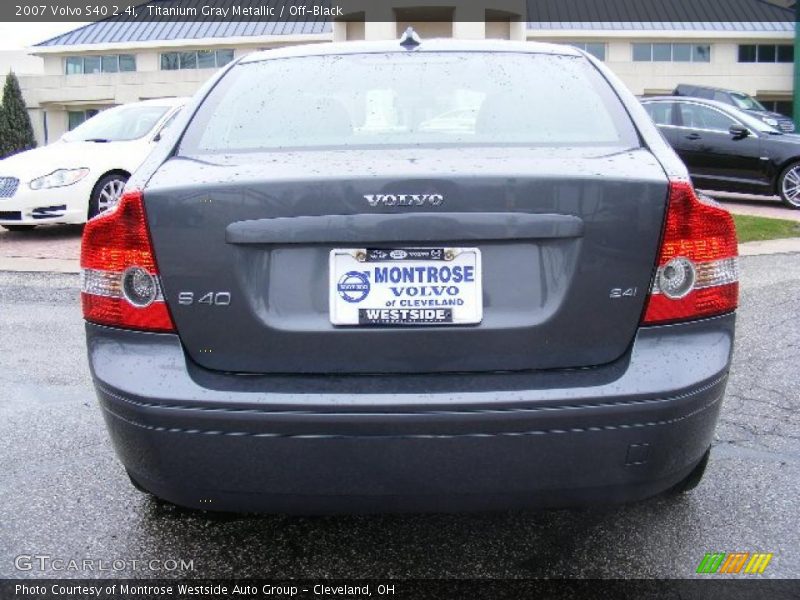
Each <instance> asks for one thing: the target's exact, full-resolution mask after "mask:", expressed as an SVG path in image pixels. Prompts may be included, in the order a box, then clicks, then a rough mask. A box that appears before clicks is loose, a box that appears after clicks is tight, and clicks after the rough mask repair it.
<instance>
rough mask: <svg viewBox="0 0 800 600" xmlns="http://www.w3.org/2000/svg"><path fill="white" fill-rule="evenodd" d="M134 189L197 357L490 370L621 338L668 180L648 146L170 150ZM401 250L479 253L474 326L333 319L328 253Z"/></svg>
mask: <svg viewBox="0 0 800 600" xmlns="http://www.w3.org/2000/svg"><path fill="white" fill-rule="evenodd" d="M379 195H388V196H390V199H389V200H388V202H387V201H386V199H383V200H381V199H380V198H378V200H376V197H377V196H379ZM413 195H417V198H414V197H413ZM144 196H145V205H146V210H147V215H148V221H149V225H150V231H151V235H152V239H153V244H154V247H155V253H156V259H157V262H158V267H159V270H160V273H161V277H162V285H163V289H164V295H165V298H166V301H167V303H168V306H169V308H170V311H171V312H172V315H173V318H174V321H175V324H176V327H177V330H178V334H179V335H180V338H181V340H182V342H183V345H184V347H185V350H186V352H187V353H188V354H189V356H190V357H191V358H192V360H194V361H195V362H197V363H198V364H200V365H202V366H203V367H206V368H209V369H215V370H222V371H229V372H242V373H402V372H407V373H419V372H453V371H464V372H466V371H497V370H519V369H551V368H566V367H587V366H592V365H598V364H603V363H607V362H610V361H613V360H614V359H616V358H618V357H620V356H621V355H622V354H623V353H624V352H625V351H626V349H627V348H628V346H629V345H630V344H631V343H632V340H633V338H634V335H635V332H636V329H637V327H638V326H639V321H640V317H641V314H642V311H643V306H644V301H645V298H646V294H647V290H648V286H649V284H650V279H651V276H652V272H653V268H654V264H655V260H656V254H657V250H658V244H659V239H660V234H661V228H662V222H663V217H664V212H665V202H666V198H667V178H666V176H665V174H664V172H663V170H662V169H661V167H660V165H659V164H658V162H657V161H656V159H655V158H654V157H653V156H652V155H651V154H650V153H649V152H648V151H646V150H644V149H632V150H625V151H616V152H610V151H609V149H608V148H586V147H583V148H530V147H503V148H500V147H483V148H467V149H454V150H450V149H448V150H447V151H446V152H443V151H442V150H433V149H431V150H427V149H413V150H412V149H380V150H369V151H362V150H355V149H353V150H341V151H328V152H323V151H301V152H294V153H292V152H288V153H277V152H265V153H259V154H231V155H225V156H213V157H211V158H209V156H208V155H205V156H203V157H202V158H197V159H195V158H192V157H180V158H173V159H171V160H169V161H167V162H166V163H165V164H164V165H163V166H162V167H161V168H160V169H159V171H158V172H157V173H156V174H155V175H154V177H153V178H152V179H151V181H150V182H149V183H148V185H147V188H146V189H145V194H144ZM391 196H394V197H395V200H392V199H391ZM398 196H405V199H404V200H397V199H396V198H397V197H398ZM439 196H441V201H439ZM419 197H423V198H424V200H423V201H422V202H421V203H420V202H419ZM431 197H434V199H433V200H431V199H430V198H431ZM373 204H374V206H373ZM414 247H441V248H478V249H479V251H480V256H481V263H482V271H481V272H482V304H483V313H482V320H481V322H480V323H478V324H472V325H426V326H416V327H409V326H372V327H352V326H335V325H333V324H332V323H331V320H330V315H329V309H330V302H331V301H330V296H331V290H330V286H331V283H330V282H329V268H330V266H329V265H330V263H329V261H330V254H331V250H333V249H338V248H346V249H353V248H377V249H381V248H383V249H387V250H388V249H397V248H414ZM189 298H191V300H192V301H191V302H188V300H189Z"/></svg>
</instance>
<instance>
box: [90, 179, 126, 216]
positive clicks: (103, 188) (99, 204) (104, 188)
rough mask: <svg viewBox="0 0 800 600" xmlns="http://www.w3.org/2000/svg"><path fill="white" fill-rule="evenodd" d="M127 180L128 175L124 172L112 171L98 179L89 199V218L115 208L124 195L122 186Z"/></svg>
mask: <svg viewBox="0 0 800 600" xmlns="http://www.w3.org/2000/svg"><path fill="white" fill-rule="evenodd" d="M127 181H128V177H127V176H126V175H123V174H122V173H112V174H111V175H106V176H105V177H103V178H102V179H101V180H100V181H98V182H97V185H95V186H94V190H92V197H91V198H90V199H89V215H88V216H89V218H90V219H91V218H92V217H96V216H97V215H99V214H100V213H104V212H105V211H107V210H109V209H111V208H114V207H115V206H116V205H117V203H118V202H119V199H120V196H122V188H124V187H125V183H127Z"/></svg>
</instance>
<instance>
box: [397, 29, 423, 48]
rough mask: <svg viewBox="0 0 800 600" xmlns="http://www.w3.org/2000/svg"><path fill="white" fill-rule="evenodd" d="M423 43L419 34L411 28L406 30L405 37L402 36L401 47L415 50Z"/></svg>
mask: <svg viewBox="0 0 800 600" xmlns="http://www.w3.org/2000/svg"><path fill="white" fill-rule="evenodd" d="M421 43H422V40H421V39H420V37H419V36H418V35H417V32H416V31H414V28H413V27H409V28H408V29H406V30H405V32H404V33H403V35H401V36H400V45H401V46H403V48H405V49H406V50H413V49H414V48H416V47H417V46H419V45H420V44H421Z"/></svg>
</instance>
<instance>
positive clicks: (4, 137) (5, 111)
mask: <svg viewBox="0 0 800 600" xmlns="http://www.w3.org/2000/svg"><path fill="white" fill-rule="evenodd" d="M35 147H36V139H35V138H34V137H33V126H32V125H31V118H30V116H29V115H28V109H27V107H26V106H25V100H23V98H22V90H21V89H20V87H19V80H18V79H17V76H16V75H14V73H13V71H12V72H9V74H8V76H7V77H6V83H5V86H3V108H2V111H0V156H2V157H3V158H5V157H6V156H11V155H12V154H17V153H18V152H24V151H25V150H30V149H31V148H35Z"/></svg>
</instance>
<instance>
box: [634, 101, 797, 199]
mask: <svg viewBox="0 0 800 600" xmlns="http://www.w3.org/2000/svg"><path fill="white" fill-rule="evenodd" d="M642 104H643V105H644V107H645V110H647V112H648V113H649V114H650V117H651V118H652V119H653V121H655V123H656V125H658V127H659V129H660V130H661V132H662V133H663V134H664V136H665V137H666V138H667V141H668V142H669V143H670V144H671V145H672V147H673V148H674V149H675V151H676V152H677V153H678V155H679V156H680V157H681V158H682V159H683V162H684V163H686V166H687V167H688V168H689V173H690V174H691V176H692V179H693V181H694V183H695V185H697V187H699V188H706V189H710V190H717V191H725V192H741V193H745V194H759V195H766V196H773V195H778V196H780V197H781V200H782V201H783V203H784V204H785V205H786V206H788V207H790V208H800V135H795V134H791V133H789V134H784V133H781V132H780V131H778V130H777V129H775V128H774V127H770V126H769V125H767V124H766V123H763V122H762V121H759V120H758V119H755V118H753V117H752V116H750V115H749V114H747V113H746V112H744V111H741V110H738V109H736V108H734V107H732V106H728V105H727V104H723V103H721V102H716V101H714V100H703V99H700V98H676V97H675V96H661V97H652V98H645V99H643V100H642Z"/></svg>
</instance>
